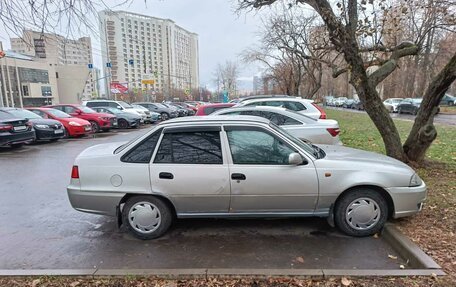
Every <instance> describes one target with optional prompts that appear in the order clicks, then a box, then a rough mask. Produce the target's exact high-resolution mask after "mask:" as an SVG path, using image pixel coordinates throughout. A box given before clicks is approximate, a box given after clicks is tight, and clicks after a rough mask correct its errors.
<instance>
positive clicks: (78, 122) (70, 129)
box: [27, 107, 92, 137]
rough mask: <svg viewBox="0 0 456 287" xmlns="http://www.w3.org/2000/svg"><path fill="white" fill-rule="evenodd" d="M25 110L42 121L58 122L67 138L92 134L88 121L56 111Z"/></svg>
mask: <svg viewBox="0 0 456 287" xmlns="http://www.w3.org/2000/svg"><path fill="white" fill-rule="evenodd" d="M27 110H29V111H31V112H33V113H35V114H37V115H39V116H41V117H42V118H44V119H53V120H56V121H59V122H60V123H61V124H62V125H63V127H64V134H65V136H67V137H80V136H85V135H88V134H90V133H92V125H91V124H90V122H89V121H86V120H83V119H80V118H76V117H72V116H70V115H69V114H67V113H64V112H62V111H60V110H57V109H52V108H37V107H30V108H27Z"/></svg>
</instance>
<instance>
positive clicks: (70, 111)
mask: <svg viewBox="0 0 456 287" xmlns="http://www.w3.org/2000/svg"><path fill="white" fill-rule="evenodd" d="M63 111H64V112H65V113H67V114H71V113H75V112H76V109H75V108H73V107H71V106H64V107H63Z"/></svg>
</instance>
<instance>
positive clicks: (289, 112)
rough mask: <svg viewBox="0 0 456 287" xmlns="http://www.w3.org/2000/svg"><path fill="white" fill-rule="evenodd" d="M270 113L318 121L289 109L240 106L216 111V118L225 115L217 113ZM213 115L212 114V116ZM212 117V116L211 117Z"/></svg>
mask: <svg viewBox="0 0 456 287" xmlns="http://www.w3.org/2000/svg"><path fill="white" fill-rule="evenodd" d="M255 110H256V111H268V112H279V113H281V114H284V115H287V116H290V117H293V118H296V117H302V118H306V119H308V120H312V121H317V119H314V118H312V117H309V116H307V115H305V114H301V113H298V112H295V111H292V110H289V109H287V108H282V107H269V106H240V107H232V108H230V109H224V110H220V111H216V112H215V113H214V116H215V115H216V116H218V117H219V116H223V115H218V114H217V113H227V112H230V111H255ZM211 115H212V114H211ZM209 116H210V115H209Z"/></svg>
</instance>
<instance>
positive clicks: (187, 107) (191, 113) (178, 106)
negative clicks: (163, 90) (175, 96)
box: [168, 102, 198, 116]
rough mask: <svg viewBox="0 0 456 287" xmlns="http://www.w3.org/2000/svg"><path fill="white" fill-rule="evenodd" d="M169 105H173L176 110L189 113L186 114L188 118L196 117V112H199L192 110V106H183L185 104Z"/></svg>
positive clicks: (173, 103)
mask: <svg viewBox="0 0 456 287" xmlns="http://www.w3.org/2000/svg"><path fill="white" fill-rule="evenodd" d="M168 104H169V105H172V106H174V107H176V108H179V109H184V110H185V111H186V112H187V114H186V115H187V116H194V115H195V113H196V111H197V110H198V109H197V108H195V109H192V108H190V107H189V106H190V105H183V104H180V103H175V102H172V103H168Z"/></svg>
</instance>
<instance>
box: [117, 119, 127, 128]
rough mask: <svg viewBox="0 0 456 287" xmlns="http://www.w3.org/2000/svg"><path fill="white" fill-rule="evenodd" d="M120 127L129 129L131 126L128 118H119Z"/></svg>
mask: <svg viewBox="0 0 456 287" xmlns="http://www.w3.org/2000/svg"><path fill="white" fill-rule="evenodd" d="M118 124H119V128H121V129H127V128H128V127H129V125H128V122H127V121H126V120H119V122H118Z"/></svg>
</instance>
